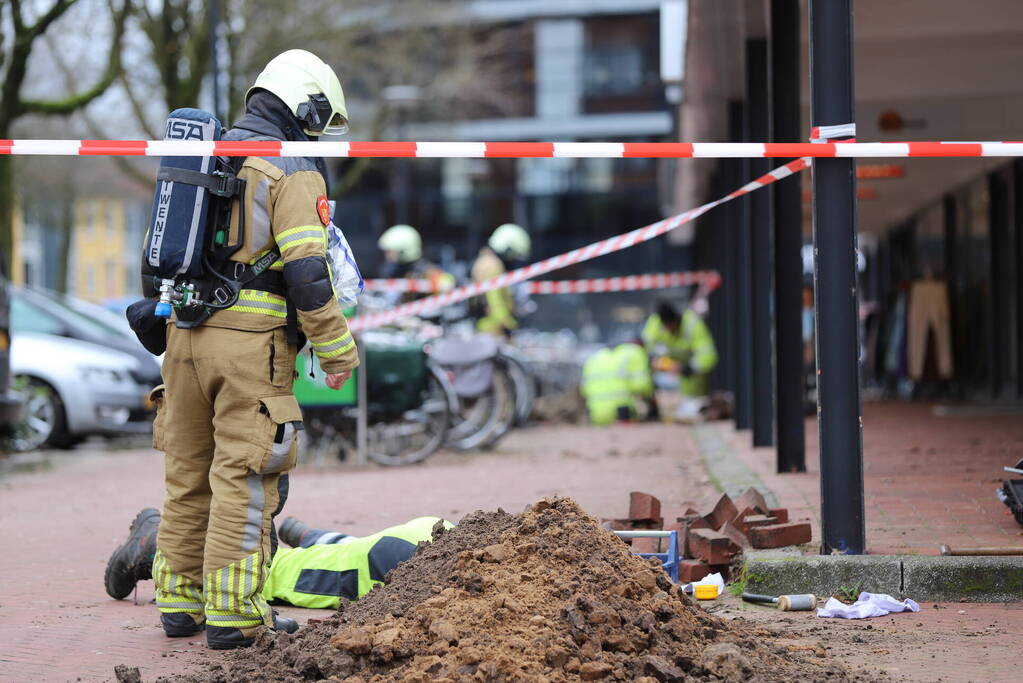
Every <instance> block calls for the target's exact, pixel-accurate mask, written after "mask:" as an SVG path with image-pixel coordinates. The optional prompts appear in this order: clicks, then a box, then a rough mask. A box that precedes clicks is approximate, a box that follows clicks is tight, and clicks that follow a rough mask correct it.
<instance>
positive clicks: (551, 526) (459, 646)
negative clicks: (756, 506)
mask: <svg viewBox="0 0 1023 683" xmlns="http://www.w3.org/2000/svg"><path fill="white" fill-rule="evenodd" d="M434 534H435V535H434V541H433V543H430V544H424V545H422V546H421V547H420V549H419V551H418V553H417V554H416V555H415V557H413V558H412V559H411V560H409V561H408V562H406V563H404V564H402V565H401V566H399V567H398V568H397V569H396V570H394V572H392V574H391V575H390V577H389V578H390V582H389V583H388V585H386V586H384V587H380V588H377V589H375V590H373V591H372V592H371V593H369V594H368V595H367V596H365V597H364V598H362V599H361V600H360V601H358V602H357V603H351V604H348V605H346V606H344V607H343V608H342V610H341V611H340V612H339V613H338V615H336V616H333V617H331V618H329V619H326V620H323V621H318V622H315V623H313V622H310V625H309V626H307V627H306V628H304V629H301V630H300V631H299V632H298V633H296V634H295V635H293V636H288V635H286V634H271V635H267V636H263V637H261V638H260V639H259V640H258V641H257V643H256V645H255V646H254V647H253V648H252V649H250V650H249V651H245V652H239V653H236V654H232V655H229V656H227V657H226V658H225V659H223V660H221V661H220V662H219V663H216V664H213V665H211V667H210V669H209V670H208V671H207V672H205V673H204V674H202V675H199V676H190V677H187V678H177V679H175V680H177V681H180V682H184V681H203V682H204V683H205V682H210V681H242V680H275V681H289V682H290V681H317V680H322V679H329V680H343V681H349V682H350V683H356V682H360V683H371V682H376V681H419V682H426V681H452V682H454V681H508V682H509V683H511V682H519V681H577V680H584V681H595V680H609V681H611V680H614V681H634V680H642V681H646V682H648V683H653V681H687V682H693V681H705V680H706V681H719V680H722V679H723V680H727V681H745V680H753V681H817V680H828V681H844V680H852V677H851V676H850V674H849V673H848V672H847V671H846V670H845V669H844V668H842V667H841V665H839V664H837V663H833V662H831V661H829V660H828V659H827V658H824V657H820V656H813V655H808V654H806V653H800V652H794V651H790V650H788V649H786V648H783V647H781V646H779V645H778V644H777V643H775V642H772V641H771V640H770V638H768V637H767V634H766V633H765V632H764V631H758V630H754V629H750V628H748V627H744V626H742V625H739V624H736V623H734V622H725V621H722V620H720V619H718V618H716V617H713V616H711V615H709V614H707V613H706V612H704V610H702V609H701V608H700V607H698V606H697V605H696V604H695V603H694V602H693V601H692V600H691V599H690V598H689V597H687V596H686V595H685V594H684V593H682V591H681V590H680V589H679V588H678V587H677V586H674V585H672V583H671V581H670V580H669V579H668V577H667V575H666V574H665V573H664V572H663V571H661V570H660V569H659V568H658V567H656V566H654V565H652V564H650V563H649V562H648V561H645V560H643V559H640V558H638V557H636V556H635V555H632V554H631V553H630V551H629V549H628V547H627V546H626V545H625V544H624V543H622V542H621V541H620V540H618V539H617V538H616V537H615V536H613V535H612V534H611V533H609V532H607V531H605V530H603V529H601V528H600V527H599V526H598V524H597V521H596V520H595V519H593V518H592V517H590V516H589V515H587V514H586V513H584V512H583V511H582V510H581V509H580V508H579V506H578V505H577V504H576V503H575V502H574V501H572V500H568V499H564V498H553V499H547V500H543V501H541V502H539V503H537V504H535V505H533V506H532V507H530V508H528V509H527V510H526V511H525V512H524V513H523V514H521V515H509V514H507V513H505V512H502V511H498V512H496V513H483V512H476V513H473V514H471V515H469V516H467V517H466V518H465V519H463V520H462V522H461V523H460V524H459V525H458V526H457V527H456V528H455V529H453V530H451V531H443V530H442V529H440V528H438V529H436V530H435V532H434ZM819 654H823V652H821V653H819Z"/></svg>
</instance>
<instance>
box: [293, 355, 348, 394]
mask: <svg viewBox="0 0 1023 683" xmlns="http://www.w3.org/2000/svg"><path fill="white" fill-rule="evenodd" d="M311 363H312V365H311V367H312V368H313V369H314V370H315V377H310V376H309V368H310V354H309V352H308V351H302V352H301V353H299V354H298V357H297V358H296V359H295V370H296V372H298V377H297V378H296V379H295V398H297V399H298V404H299V405H300V406H302V407H303V408H314V407H318V406H354V405H356V404H357V403H358V401H359V398H358V397H359V394H358V384H357V383H358V382H360V381H362V378H361V376H360V373H359V368H356V369H355V371H354V372H353V373H352V378H351V379H350V380H348V381H347V382H345V385H344V386H343V387H341V388H340V389H338V390H337V391H335V390H333V389H331V388H330V387H328V386H327V382H326V379H327V373H325V372H324V371H323V369H322V368H320V359H319V358H316V357H315V356H312V360H311Z"/></svg>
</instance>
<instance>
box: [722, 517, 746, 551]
mask: <svg viewBox="0 0 1023 683" xmlns="http://www.w3.org/2000/svg"><path fill="white" fill-rule="evenodd" d="M721 533H723V534H724V535H725V536H728V538H729V539H730V540H731V541H732V543H734V544H735V545H737V546H739V547H740V548H748V547H749V546H750V543H749V538H748V537H747V536H746V534H744V533H743V532H742V531H741V530H739V528H738V527H736V526H735V525H734V524H732V523H731V522H725V525H724V526H723V527H721Z"/></svg>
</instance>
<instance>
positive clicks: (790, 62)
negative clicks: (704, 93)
mask: <svg viewBox="0 0 1023 683" xmlns="http://www.w3.org/2000/svg"><path fill="white" fill-rule="evenodd" d="M799 28H800V27H799V0H771V140H772V141H773V142H796V141H798V140H800V139H802V138H805V137H807V131H805V130H803V129H802V126H801V121H800V114H801V111H800V103H799V84H800V80H801V74H800V71H799V68H800V65H799ZM785 161H788V160H785ZM771 192H772V194H773V199H774V354H775V373H774V390H775V415H776V416H777V430H778V431H777V433H778V461H777V467H778V471H779V472H805V471H806V430H805V428H804V425H803V423H804V415H803V323H802V313H803V257H802V248H803V204H802V201H803V198H802V196H801V195H802V174H797V175H794V176H791V177H789V178H786V179H785V180H782V181H779V182H777V183H775V184H774V185H772V186H771Z"/></svg>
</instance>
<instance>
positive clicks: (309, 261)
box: [284, 256, 334, 311]
mask: <svg viewBox="0 0 1023 683" xmlns="http://www.w3.org/2000/svg"><path fill="white" fill-rule="evenodd" d="M284 281H285V282H286V283H287V284H288V298H290V299H291V302H292V303H293V304H295V308H297V309H298V310H300V311H315V310H316V309H317V308H322V307H323V306H325V305H326V304H327V302H328V301H330V300H331V299H333V298H334V287H333V286H332V285H331V284H330V271H328V270H327V261H326V260H325V259H324V258H323V257H322V256H308V257H306V258H300V259H297V260H295V261H289V262H288V263H285V264H284Z"/></svg>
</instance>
